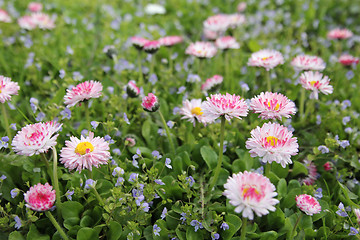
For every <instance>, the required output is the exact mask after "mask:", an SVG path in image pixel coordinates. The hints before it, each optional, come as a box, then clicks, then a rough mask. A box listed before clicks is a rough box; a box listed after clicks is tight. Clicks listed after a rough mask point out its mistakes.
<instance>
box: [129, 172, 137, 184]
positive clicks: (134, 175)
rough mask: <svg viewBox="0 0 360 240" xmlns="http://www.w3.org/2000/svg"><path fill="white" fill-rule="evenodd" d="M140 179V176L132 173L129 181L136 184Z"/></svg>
mask: <svg viewBox="0 0 360 240" xmlns="http://www.w3.org/2000/svg"><path fill="white" fill-rule="evenodd" d="M138 177H139V174H137V173H131V174H130V177H129V180H128V181H129V182H135V181H136V180H137V179H138Z"/></svg>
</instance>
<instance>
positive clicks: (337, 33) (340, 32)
mask: <svg viewBox="0 0 360 240" xmlns="http://www.w3.org/2000/svg"><path fill="white" fill-rule="evenodd" d="M352 36H353V33H352V32H351V31H350V30H349V29H346V28H344V29H341V28H336V29H333V30H331V31H330V32H328V34H327V38H328V39H330V40H336V39H347V38H350V37H352Z"/></svg>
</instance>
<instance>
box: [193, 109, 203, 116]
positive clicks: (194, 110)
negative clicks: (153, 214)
mask: <svg viewBox="0 0 360 240" xmlns="http://www.w3.org/2000/svg"><path fill="white" fill-rule="evenodd" d="M191 114H196V115H198V116H201V115H203V112H201V108H200V107H194V108H193V109H191Z"/></svg>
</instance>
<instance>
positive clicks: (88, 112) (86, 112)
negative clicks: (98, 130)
mask: <svg viewBox="0 0 360 240" xmlns="http://www.w3.org/2000/svg"><path fill="white" fill-rule="evenodd" d="M84 107H85V117H86V127H87V130H88V131H90V130H91V123H90V111H89V101H85V102H84Z"/></svg>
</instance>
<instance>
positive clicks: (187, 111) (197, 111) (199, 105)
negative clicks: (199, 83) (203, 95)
mask: <svg viewBox="0 0 360 240" xmlns="http://www.w3.org/2000/svg"><path fill="white" fill-rule="evenodd" d="M202 110H203V102H202V101H201V99H192V100H191V101H189V100H187V99H186V100H185V101H183V107H182V108H180V112H179V113H180V114H181V115H183V117H182V118H181V119H187V120H188V121H189V122H191V123H193V124H194V126H195V124H196V121H198V122H200V123H204V124H205V123H206V122H205V120H204V118H203V114H204V113H203V112H202Z"/></svg>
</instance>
